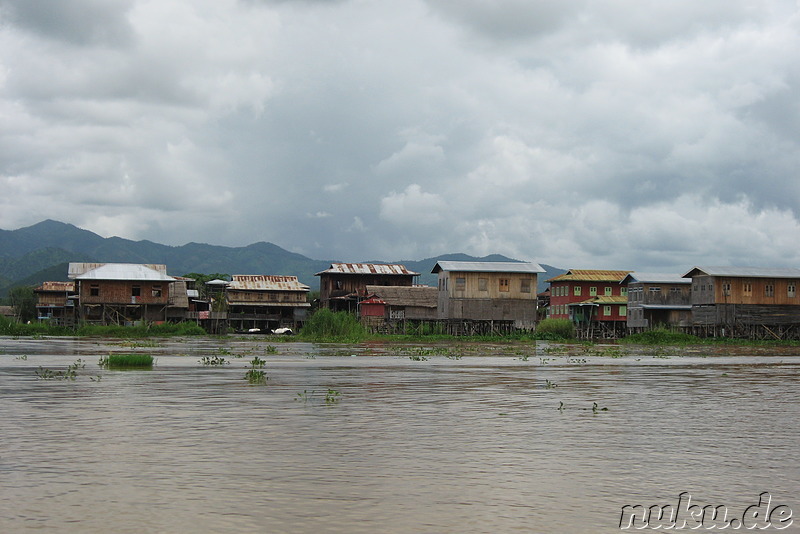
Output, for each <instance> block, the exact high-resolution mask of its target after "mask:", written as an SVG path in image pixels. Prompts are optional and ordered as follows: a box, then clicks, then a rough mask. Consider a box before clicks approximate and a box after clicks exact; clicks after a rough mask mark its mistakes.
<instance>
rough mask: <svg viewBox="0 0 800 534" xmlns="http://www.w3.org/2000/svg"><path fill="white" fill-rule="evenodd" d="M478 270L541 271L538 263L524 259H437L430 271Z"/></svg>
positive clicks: (506, 271)
mask: <svg viewBox="0 0 800 534" xmlns="http://www.w3.org/2000/svg"><path fill="white" fill-rule="evenodd" d="M439 271H447V272H478V273H531V274H534V273H543V272H545V270H544V269H542V266H541V265H539V264H538V263H531V262H525V261H437V262H436V265H434V266H433V269H432V270H431V272H432V273H438V272H439Z"/></svg>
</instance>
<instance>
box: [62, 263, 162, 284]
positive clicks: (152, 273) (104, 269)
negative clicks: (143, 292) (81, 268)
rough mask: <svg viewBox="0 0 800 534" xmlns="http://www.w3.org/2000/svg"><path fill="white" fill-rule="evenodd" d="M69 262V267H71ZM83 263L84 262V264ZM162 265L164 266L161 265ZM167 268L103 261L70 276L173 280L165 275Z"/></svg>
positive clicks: (81, 277) (157, 280) (103, 278)
mask: <svg viewBox="0 0 800 534" xmlns="http://www.w3.org/2000/svg"><path fill="white" fill-rule="evenodd" d="M72 265H74V264H72V263H71V264H70V269H71V268H72ZM84 265H85V264H84ZM161 267H164V266H161ZM166 272H167V269H166V267H164V269H163V270H159V269H152V268H150V266H149V265H142V264H138V263H103V264H100V267H97V268H96V269H92V270H89V271H85V272H84V273H83V274H80V275H76V276H73V275H72V274H70V278H74V279H76V280H136V281H146V282H174V281H175V279H174V278H172V277H171V276H167V275H166Z"/></svg>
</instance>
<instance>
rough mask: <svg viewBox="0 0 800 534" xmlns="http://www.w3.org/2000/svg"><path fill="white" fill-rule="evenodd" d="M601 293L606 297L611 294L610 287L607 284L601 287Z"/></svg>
mask: <svg viewBox="0 0 800 534" xmlns="http://www.w3.org/2000/svg"><path fill="white" fill-rule="evenodd" d="M603 294H604V295H605V296H607V297H610V296H611V295H612V293H611V288H610V287H608V286H606V287H604V288H603Z"/></svg>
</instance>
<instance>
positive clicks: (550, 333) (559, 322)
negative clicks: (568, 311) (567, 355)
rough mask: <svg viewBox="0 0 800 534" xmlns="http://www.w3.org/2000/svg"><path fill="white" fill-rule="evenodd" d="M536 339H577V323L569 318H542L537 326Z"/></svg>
mask: <svg viewBox="0 0 800 534" xmlns="http://www.w3.org/2000/svg"><path fill="white" fill-rule="evenodd" d="M535 337H536V339H554V340H558V339H575V325H574V324H573V323H572V321H570V320H569V319H542V320H541V321H539V324H538V325H537V326H536V336H535Z"/></svg>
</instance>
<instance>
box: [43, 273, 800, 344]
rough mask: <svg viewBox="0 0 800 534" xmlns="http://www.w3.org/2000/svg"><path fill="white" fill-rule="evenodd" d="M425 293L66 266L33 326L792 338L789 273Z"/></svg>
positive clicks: (496, 285) (397, 280)
mask: <svg viewBox="0 0 800 534" xmlns="http://www.w3.org/2000/svg"><path fill="white" fill-rule="evenodd" d="M431 272H432V273H434V274H436V275H438V285H437V286H436V287H432V286H426V285H420V284H418V283H416V282H417V279H418V277H419V275H420V273H417V272H414V271H411V270H409V269H407V268H406V267H405V266H403V265H401V264H376V263H333V264H331V265H330V267H329V268H328V269H326V270H323V271H321V272H318V273H316V276H318V277H319V283H320V285H319V298H318V299H313V301H312V300H311V299H310V298H309V294H310V287H309V286H308V285H305V284H302V283H300V282H299V281H298V278H297V277H296V276H290V275H267V274H250V275H240V274H236V275H232V276H230V277H226V278H230V279H226V280H223V279H214V280H209V281H206V282H205V283H200V282H198V281H197V280H195V279H192V278H187V277H181V276H170V275H169V274H168V271H167V266H165V265H156V264H127V263H70V264H69V273H68V279H69V280H70V281H68V282H45V283H43V284H42V285H41V286H39V287H38V288H36V289H35V293H36V295H37V301H38V302H37V312H38V317H39V320H40V321H48V322H50V323H52V324H56V325H61V326H74V325H77V324H86V323H88V324H104V325H109V324H114V325H134V324H141V323H143V322H152V323H161V322H182V321H193V322H196V323H197V324H199V325H201V326H202V327H203V328H204V329H206V330H207V331H208V332H209V333H215V334H217V333H230V332H244V333H275V332H279V333H291V332H295V331H297V329H299V328H300V327H302V325H303V323H304V321H305V320H306V319H307V318H308V317H309V314H310V313H313V311H314V310H315V309H317V308H328V309H330V310H333V311H345V312H349V313H353V314H356V315H357V317H358V318H359V319H360V320H361V321H362V323H363V324H364V325H365V326H366V327H367V328H368V329H369V330H371V331H373V332H381V333H387V334H391V333H416V332H420V331H422V328H423V327H426V328H427V329H428V331H430V329H431V326H434V325H435V327H436V328H437V329H438V330H437V331H439V332H442V333H447V334H452V335H503V334H506V333H511V332H515V331H518V330H527V331H532V330H535V329H536V326H537V324H538V323H539V322H540V321H542V320H543V319H546V318H553V319H566V320H569V321H572V322H573V323H574V325H575V327H576V331H577V333H578V337H579V338H581V339H615V338H619V337H624V336H625V335H628V334H631V333H639V332H644V331H647V330H649V329H653V328H668V329H671V330H675V331H681V332H686V333H691V334H694V335H698V336H701V337H738V338H749V339H775V340H796V339H800V296H799V295H798V293H797V286H798V282H800V269H795V268H783V269H780V268H758V267H709V266H695V267H692V268H688V269H687V270H686V271H685V272H683V273H640V272H635V271H626V270H592V269H570V270H568V271H566V272H565V273H563V274H560V275H558V276H555V277H552V278H549V279H548V280H546V282H547V283H549V287H548V288H547V289H546V290H545V291H543V292H538V293H537V286H538V285H539V279H538V277H539V276H540V275H541V274H542V273H544V272H545V271H544V269H542V267H541V266H540V265H538V264H536V263H531V262H463V261H438V262H436V264H435V265H433V266H432V270H431Z"/></svg>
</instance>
